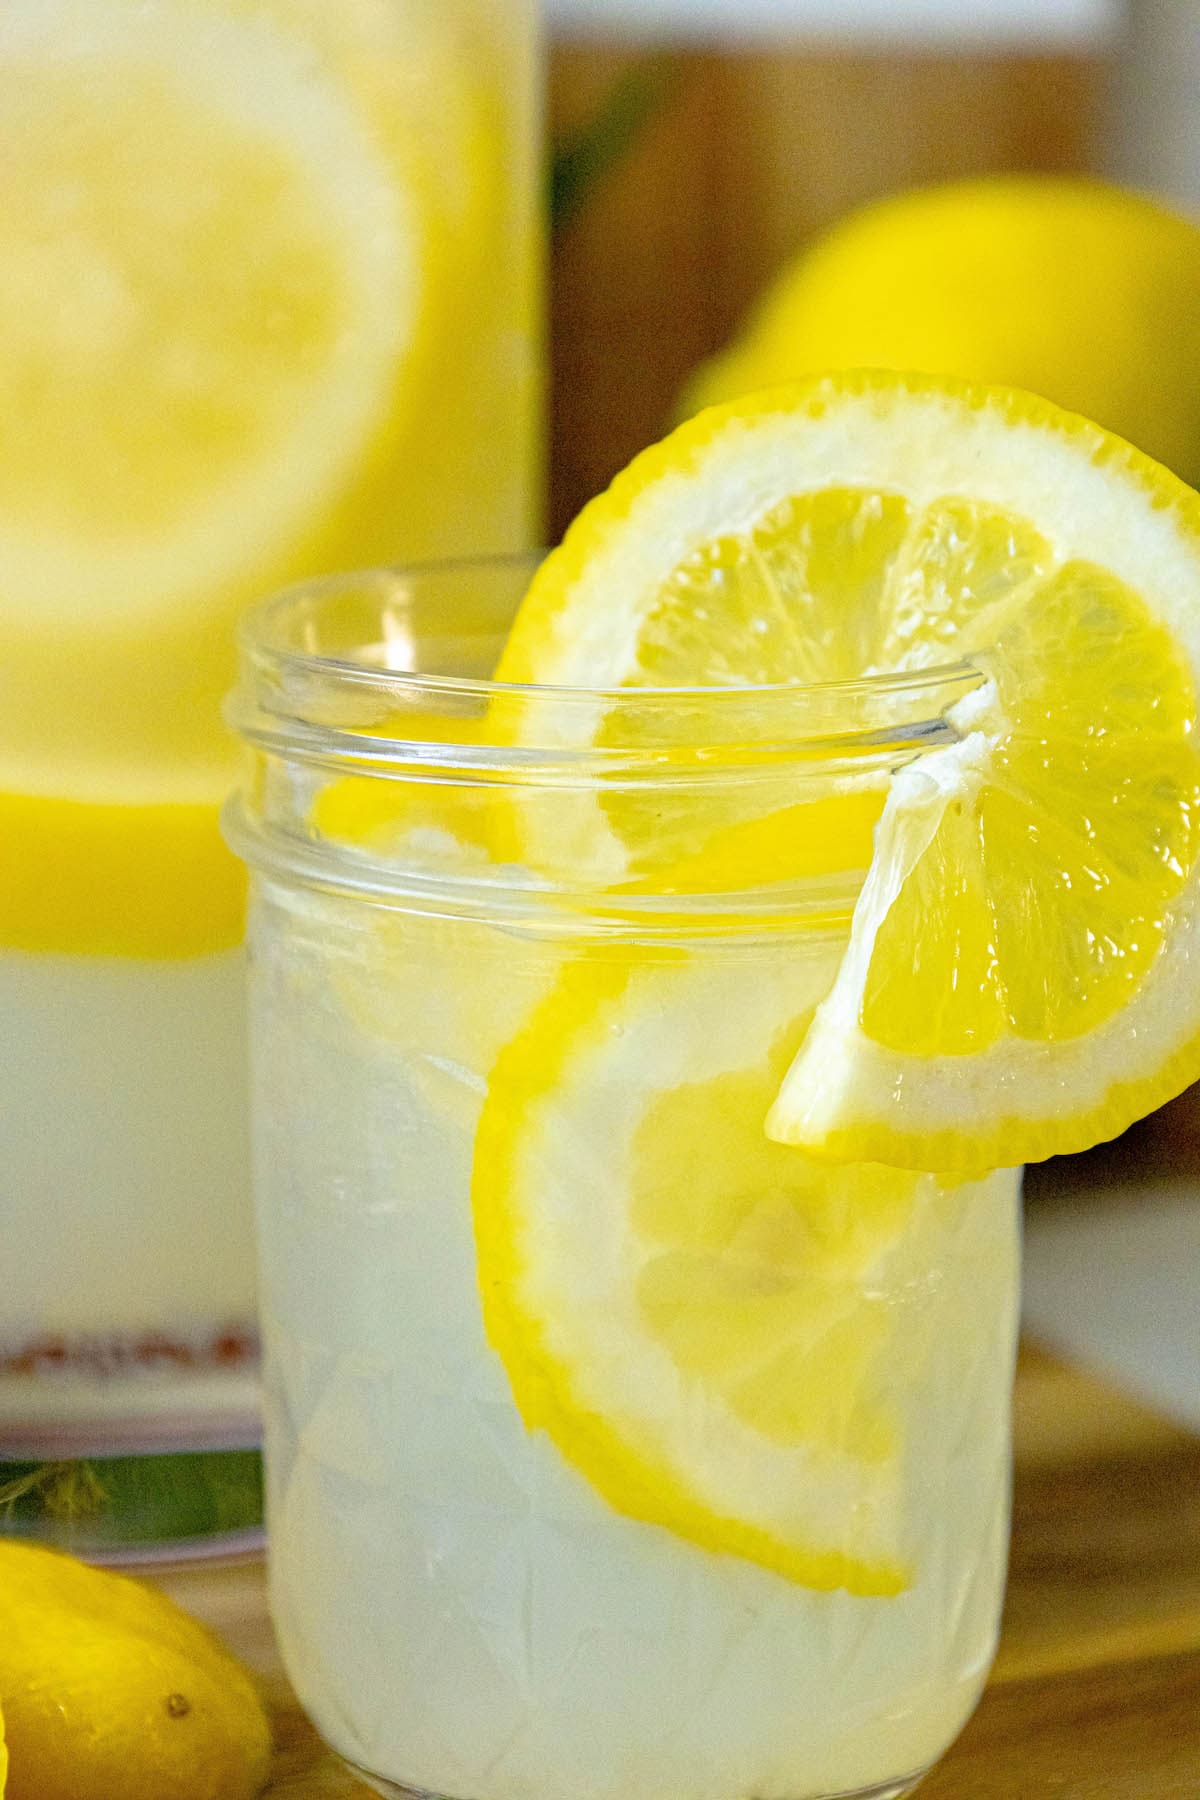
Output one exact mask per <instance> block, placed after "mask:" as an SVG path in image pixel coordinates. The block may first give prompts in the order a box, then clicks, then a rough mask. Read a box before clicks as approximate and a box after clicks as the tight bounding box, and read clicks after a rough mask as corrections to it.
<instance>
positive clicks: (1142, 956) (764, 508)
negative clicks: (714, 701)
mask: <svg viewBox="0 0 1200 1800" xmlns="http://www.w3.org/2000/svg"><path fill="white" fill-rule="evenodd" d="M961 659H966V661H967V663H968V664H969V665H970V667H972V668H973V669H974V671H975V673H976V681H975V685H974V687H973V688H972V689H971V691H969V692H967V693H966V694H965V695H964V694H962V693H960V694H958V695H957V697H956V698H955V699H954V701H953V703H952V704H951V705H949V706H948V708H947V712H946V722H947V723H948V725H949V726H950V727H951V728H952V731H953V733H954V735H955V736H956V738H957V741H956V742H953V743H949V744H945V745H943V746H941V747H940V748H938V749H936V750H933V751H929V752H927V753H924V754H922V753H921V752H920V749H919V747H918V748H916V749H915V750H914V751H913V752H911V753H910V752H909V751H908V750H903V751H901V752H898V753H897V756H896V765H895V769H894V771H893V776H892V780H891V784H890V792H889V795H888V798H887V802H886V806H885V808H884V811H883V815H882V817H881V820H880V823H879V825H878V826H877V828H876V832H875V847H874V856H873V861H872V866H871V872H870V875H869V877H868V879H867V881H866V883H865V885H864V887H863V889H862V893H861V896H860V899H859V902H858V905H857V908H856V911H855V915H854V924H853V931H852V935H851V940H850V944H849V948H848V950H847V953H846V956H845V957H844V959H843V961H842V963H841V965H840V968H839V971H838V975H837V979H836V981H835V982H834V985H833V987H832V990H831V992H830V994H829V996H828V997H827V998H826V999H825V1001H824V1002H823V1003H822V1005H821V1006H820V1008H819V1009H818V1011H817V1013H816V1016H815V1019H814V1022H813V1025H812V1027H811V1029H810V1030H809V1031H808V1033H807V1034H806V1036H805V1037H804V1039H803V1042H802V1043H800V1044H799V1046H798V1050H797V1055H796V1059H795V1062H794V1065H793V1067H792V1069H791V1070H790V1072H789V1073H788V1075H787V1077H786V1079H785V1080H784V1083H783V1085H782V1089H781V1092H780V1094H779V1096H778V1098H777V1100H776V1101H775V1103H774V1105H773V1106H772V1108H771V1110H770V1124H769V1129H770V1131H771V1133H772V1135H774V1136H776V1137H778V1138H779V1139H781V1140H785V1141H787V1142H789V1143H793V1144H797V1145H800V1146H803V1147H805V1148H807V1149H809V1150H810V1151H812V1152H814V1153H817V1154H819V1155H821V1156H824V1157H827V1158H832V1159H835V1160H847V1161H868V1162H886V1163H891V1164H894V1165H898V1166H906V1167H913V1168H924V1169H941V1170H978V1169H981V1168H986V1167H1001V1166H1010V1165H1013V1164H1016V1163H1020V1162H1024V1161H1028V1160H1031V1159H1036V1158H1038V1157H1043V1156H1047V1155H1050V1154H1052V1153H1055V1152H1062V1151H1069V1150H1075V1149H1079V1148H1082V1147H1084V1146H1085V1145H1087V1144H1089V1143H1092V1142H1095V1141H1096V1140H1097V1139H1098V1138H1101V1137H1105V1136H1109V1135H1111V1134H1113V1133H1115V1132H1117V1131H1119V1130H1121V1129H1122V1128H1123V1127H1124V1126H1125V1125H1126V1124H1128V1123H1129V1122H1130V1120H1132V1119H1133V1118H1135V1117H1138V1116H1139V1115H1141V1114H1142V1113H1145V1112H1147V1111H1149V1110H1150V1109H1151V1108H1153V1107H1154V1106H1156V1105H1158V1104H1159V1103H1160V1102H1162V1101H1163V1100H1165V1099H1167V1098H1168V1097H1169V1096H1170V1095H1172V1094H1174V1093H1176V1092H1178V1091H1179V1090H1180V1089H1181V1088H1182V1087H1183V1086H1185V1085H1186V1084H1187V1083H1188V1082H1189V1081H1190V1080H1192V1079H1194V1078H1196V1077H1197V1075H1200V957H1198V956H1197V954H1196V940H1197V931H1198V928H1200V892H1198V884H1197V871H1196V860H1197V850H1198V848H1200V836H1198V832H1200V753H1198V751H1197V746H1196V741H1195V738H1196V733H1195V727H1196V712H1197V702H1196V688H1197V677H1198V674H1200V500H1197V497H1196V496H1195V495H1194V494H1193V493H1192V492H1191V490H1189V489H1187V488H1186V487H1184V486H1183V484H1182V483H1180V482H1179V481H1178V480H1176V479H1175V478H1174V477H1173V476H1171V475H1169V474H1168V473H1167V472H1166V471H1165V470H1163V469H1162V468H1160V467H1159V466H1158V465H1156V464H1154V463H1152V462H1151V461H1150V460H1149V459H1147V458H1146V457H1144V456H1141V455H1140V454H1139V453H1138V452H1136V451H1135V450H1133V449H1131V448H1130V447H1129V446H1128V445H1127V444H1125V443H1123V442H1121V441H1120V440H1119V439H1116V438H1114V437H1112V436H1110V435H1109V434H1107V433H1105V432H1103V431H1102V430H1100V429H1099V428H1098V427H1096V426H1093V425H1091V424H1089V423H1088V422H1086V421H1085V420H1083V419H1080V418H1076V417H1074V416H1072V415H1069V414H1065V413H1062V412H1060V411H1058V410H1057V409H1056V408H1054V407H1052V406H1050V405H1049V404H1048V403H1046V402H1044V401H1042V400H1039V399H1037V398H1035V397H1034V396H1032V395H1028V394H1022V393H1018V392H1015V391H1009V390H1003V389H989V388H973V387H970V386H967V385H964V384H961V383H958V382H955V381H952V380H950V379H940V378H934V377H917V376H904V375H898V374H890V373H888V374H882V373H881V374H847V375H840V376H834V377H829V378H825V379H814V380H811V381H808V382H805V383H801V384H797V385H796V386H793V387H790V388H782V389H778V390H773V391H771V392H769V393H766V394H763V395H758V396H754V397H751V398H749V399H746V400H743V401H739V402H735V403H732V404H730V405H728V406H724V407H719V408H714V409H712V410H711V411H710V412H708V413H704V414H701V415H700V416H699V417H698V418H697V419H695V420H693V421H692V422H691V423H689V424H688V425H686V426H684V427H682V428H681V429H680V430H679V431H677V432H676V433H674V434H673V435H672V436H671V437H670V438H668V439H667V440H666V441H665V442H664V443H663V444H661V445H659V446H657V447H655V448H654V449H652V450H649V451H647V452H646V453H645V454H644V455H643V456H641V457H639V458H638V459H637V460H636V461H635V462H634V463H633V464H632V465H631V467H630V468H629V469H628V470H627V471H626V472H625V473H624V474H623V475H622V476H620V477H618V479H617V481H616V482H615V483H614V485H613V487H612V488H611V489H610V490H609V492H608V493H607V494H605V495H602V496H600V497H599V498H598V499H597V500H595V501H594V502H592V504H591V505H590V506H589V507H588V508H586V509H585V511H584V513H583V514H582V515H581V517H580V519H579V520H578V521H577V522H576V524H575V526H574V527H573V528H572V530H571V531H570V532H569V533H568V535H567V538H566V539H565V541H564V543H563V545H562V547H561V549H560V550H559V551H557V552H556V553H555V554H554V555H553V556H551V557H550V558H549V559H548V560H547V562H546V564H545V565H544V566H543V568H542V570H541V571H540V572H539V575H538V577H537V578H536V579H535V582H534V584H533V586H532V588H531V590H530V593H529V595H528V597H527V599H526V601H525V603H524V606H523V608H522V611H521V613H520V615H519V617H518V619H517V621H516V624H515V628H514V631H513V634H512V639H511V642H510V644H509V646H508V649H507V652H506V654H505V657H504V659H503V662H502V664H501V671H500V672H501V674H502V675H503V676H505V677H506V678H508V679H519V680H528V681H543V682H546V681H557V682H567V683H571V682H586V683H588V684H592V685H594V684H596V683H605V682H608V683H611V684H613V685H623V686H630V685H633V686H638V685H641V686H646V685H651V686H655V685H663V686H673V685H678V684H687V683H711V684H716V685H744V686H747V687H751V688H753V687H754V686H755V685H766V686H770V685H772V684H777V683H783V682H796V681H801V682H817V683H820V682H823V681H837V680H844V679H848V678H850V679H852V678H854V677H858V676H863V675H866V674H871V673H878V672H881V671H890V670H913V669H920V668H929V667H933V666H937V665H940V664H951V663H961ZM853 722H854V721H853V716H852V713H851V716H850V719H849V723H850V724H851V725H852V724H853ZM604 726H605V717H604V712H603V709H602V707H598V708H596V709H593V711H592V712H591V713H590V714H587V713H584V714H581V715H580V725H579V730H580V732H581V733H587V734H588V735H589V736H590V738H591V739H592V740H593V741H595V740H596V739H597V738H598V737H599V736H600V735H601V734H602V733H603V730H604ZM596 813H597V816H596V819H595V822H594V829H595V831H596V832H597V833H600V832H606V833H607V834H608V839H609V841H610V843H613V844H615V845H616V849H617V853H618V854H620V855H622V856H624V857H625V858H626V859H632V858H633V857H634V856H635V855H636V852H637V845H636V843H632V844H631V842H630V832H631V830H636V827H637V820H636V817H629V816H626V817H625V818H623V819H622V820H621V821H620V822H619V828H618V829H617V830H615V831H614V829H613V824H612V820H611V818H606V817H604V816H603V815H602V814H601V813H600V809H599V808H597V809H596ZM713 825H714V830H716V829H719V828H720V821H719V820H717V819H716V818H715V817H714V821H713ZM780 854H781V863H786V845H784V846H783V847H782V848H781V853H780Z"/></svg>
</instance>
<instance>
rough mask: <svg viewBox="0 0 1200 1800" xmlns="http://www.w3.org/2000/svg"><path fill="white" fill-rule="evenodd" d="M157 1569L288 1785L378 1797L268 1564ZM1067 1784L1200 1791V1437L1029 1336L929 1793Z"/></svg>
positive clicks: (948, 1796)
mask: <svg viewBox="0 0 1200 1800" xmlns="http://www.w3.org/2000/svg"><path fill="white" fill-rule="evenodd" d="M156 1579H157V1581H158V1582H159V1583H160V1585H161V1586H163V1587H165V1588H166V1589H168V1591H169V1592H171V1593H172V1594H173V1595H174V1596H175V1598H176V1599H178V1600H179V1601H181V1602H182V1604H183V1605H185V1606H187V1607H190V1608H191V1610H192V1611H193V1612H196V1613H197V1614H199V1615H200V1616H201V1617H202V1618H205V1619H207V1620H208V1622H209V1623H210V1624H212V1625H213V1626H215V1627H216V1629H217V1630H218V1631H220V1632H221V1633H222V1634H223V1635H224V1636H225V1638H226V1639H227V1641H228V1642H229V1643H230V1644H231V1645H233V1647H234V1648H235V1649H236V1650H237V1651H238V1652H239V1653H240V1654H241V1655H242V1656H243V1657H245V1659H246V1660H247V1662H248V1663H250V1664H251V1666H252V1667H253V1668H255V1669H256V1670H257V1671H258V1672H259V1674H260V1675H261V1676H262V1678H263V1681H264V1683H265V1687H266V1691H267V1694H268V1697H269V1701H270V1704H271V1707H272V1710H273V1713H274V1717H275V1723H276V1732H277V1741H278V1754H277V1757H276V1765H275V1773H274V1779H273V1781H272V1784H271V1787H270V1789H269V1794H270V1796H272V1797H273V1800H283V1797H284V1796H287V1797H288V1800H353V1797H358V1800H366V1797H367V1795H368V1791H369V1790H368V1789H367V1788H366V1787H364V1786H363V1784H362V1783H361V1782H359V1781H357V1780H356V1779H355V1778H354V1777H353V1776H352V1775H350V1774H349V1773H348V1772H347V1771H346V1770H345V1769H343V1768H342V1767H341V1766H340V1765H339V1764H338V1762H337V1761H336V1759H335V1758H334V1757H333V1756H332V1755H331V1754H330V1753H329V1752H328V1751H327V1750H325V1749H324V1748H323V1747H322V1745H321V1743H320V1741H319V1740H318V1738H317V1736H316V1734H315V1732H314V1731H313V1729H312V1727H311V1726H310V1725H309V1724H308V1722H307V1720H306V1719H305V1717H304V1715H303V1714H302V1713H301V1711H300V1708H299V1706H298V1705H297V1703H296V1701H295V1699H294V1697H293V1696H292V1694H291V1692H290V1690H289V1689H288V1686H287V1682H286V1680H285V1679H284V1676H283V1673H282V1670H281V1669H280V1666H279V1661H278V1656H277V1653H276V1650H275V1644H274V1640H273V1638H272V1635H271V1628H270V1625H269V1623H268V1620H267V1615H266V1608H265V1602H264V1590H263V1574H262V1568H261V1566H260V1565H259V1564H258V1563H257V1562H241V1563H235V1564H228V1565H225V1566H216V1567H214V1566H211V1565H209V1566H204V1567H200V1566H192V1567H188V1568H177V1569H169V1570H165V1571H162V1572H160V1573H159V1574H158V1575H157V1576H156ZM1051 1795H1052V1796H1055V1797H1057V1800H1198V1797H1200V1438H1195V1437H1192V1436H1190V1435H1189V1434H1187V1433H1185V1432H1183V1431H1180V1430H1178V1429H1176V1428H1175V1427H1174V1426H1172V1425H1169V1424H1167V1423H1165V1422H1164V1421H1162V1420H1161V1419H1159V1418H1157V1417H1156V1416H1155V1415H1154V1414H1152V1413H1148V1412H1146V1411H1144V1410H1143V1409H1142V1408H1141V1407H1139V1406H1136V1405H1134V1404H1133V1403H1132V1402H1130V1401H1129V1400H1127V1399H1125V1398H1123V1397H1122V1396H1121V1395H1119V1394H1117V1393H1115V1392H1114V1391H1113V1390H1112V1389H1111V1388H1109V1387H1107V1386H1105V1385H1103V1384H1102V1383H1100V1382H1099V1381H1096V1380H1094V1379H1092V1378H1091V1377H1089V1376H1084V1375H1082V1374H1080V1373H1078V1372H1076V1371H1074V1370H1072V1369H1069V1368H1067V1367H1065V1366H1064V1365H1062V1364H1061V1363H1058V1362H1056V1361H1054V1360H1053V1359H1051V1358H1050V1357H1048V1356H1046V1355H1045V1354H1043V1353H1041V1352H1039V1351H1036V1350H1031V1349H1027V1350H1026V1351H1025V1352H1024V1354H1023V1356H1022V1361H1021V1368H1020V1372H1019V1376H1018V1382H1017V1483H1016V1499H1015V1519H1014V1529H1013V1553H1012V1574H1011V1579H1010V1583H1009V1592H1008V1604H1007V1609H1006V1613H1005V1621H1004V1633H1003V1639H1002V1643H1001V1647H1000V1654H999V1657H998V1658H997V1662H996V1667H995V1671H994V1673H993V1676H992V1680H991V1683H990V1685H989V1687H988V1689H987V1692H986V1694H985V1695H984V1698H983V1700H982V1702H981V1704H980V1707H979V1710H978V1712H977V1713H976V1715H975V1717H974V1719H973V1720H972V1721H971V1723H970V1724H969V1725H968V1726H967V1729H966V1731H965V1732H964V1733H963V1736H962V1737H961V1738H960V1739H959V1742H958V1743H957V1744H956V1745H955V1747H954V1749H953V1750H952V1751H951V1752H950V1754H949V1755H948V1756H947V1757H946V1759H945V1761H944V1762H943V1763H942V1764H941V1765H940V1766H939V1767H938V1768H937V1769H936V1770H935V1771H934V1773H933V1774H932V1775H931V1776H930V1777H929V1778H928V1780H927V1781H926V1783H925V1785H924V1786H923V1787H922V1789H921V1800H1041V1797H1042V1796H1051ZM631 1800H636V1797H635V1796H631Z"/></svg>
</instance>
